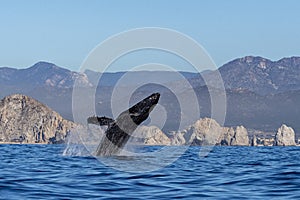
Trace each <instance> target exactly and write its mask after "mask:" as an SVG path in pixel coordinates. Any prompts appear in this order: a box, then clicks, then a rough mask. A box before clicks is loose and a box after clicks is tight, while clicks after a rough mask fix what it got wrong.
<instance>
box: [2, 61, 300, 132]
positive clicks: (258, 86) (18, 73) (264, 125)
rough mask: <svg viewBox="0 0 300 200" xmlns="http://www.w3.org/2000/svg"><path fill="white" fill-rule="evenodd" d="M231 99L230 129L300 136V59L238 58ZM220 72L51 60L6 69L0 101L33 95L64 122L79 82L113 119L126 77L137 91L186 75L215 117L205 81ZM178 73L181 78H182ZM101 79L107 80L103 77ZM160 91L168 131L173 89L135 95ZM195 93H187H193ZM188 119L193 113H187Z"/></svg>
mask: <svg viewBox="0 0 300 200" xmlns="http://www.w3.org/2000/svg"><path fill="white" fill-rule="evenodd" d="M218 72H219V73H220V74H221V76H222V78H223V81H224V86H225V88H226V96H227V115H226V121H225V125H226V126H238V125H244V126H245V127H246V128H250V129H260V130H264V131H274V130H275V129H276V128H278V127H279V126H280V125H281V124H283V123H285V124H288V125H289V126H292V127H293V128H294V129H295V131H296V133H297V132H298V133H299V132H300V123H299V120H298V119H300V108H299V102H300V57H290V58H283V59H280V60H278V61H271V60H268V59H266V58H262V57H254V56H246V57H243V58H238V59H235V60H232V61H230V62H228V63H226V64H224V65H223V66H221V67H220V68H219V69H218ZM215 73H216V71H205V72H202V73H200V74H199V73H191V72H179V73H178V72H166V71H135V72H116V73H103V74H101V73H99V72H94V71H85V72H84V73H79V72H74V71H70V70H68V69H65V68H62V67H58V66H56V65H55V64H52V63H48V62H38V63H36V64H35V65H33V66H31V67H29V68H27V69H16V68H8V67H2V68H0V87H1V90H0V98H3V97H5V96H7V95H10V94H14V93H21V94H25V95H29V96H31V97H33V98H35V99H37V100H39V101H40V102H43V103H45V104H46V105H48V106H49V107H50V108H52V109H54V110H55V111H57V112H58V113H59V114H61V115H62V116H63V117H64V118H66V119H69V120H72V118H73V115H72V91H73V86H74V82H75V80H77V81H78V82H79V83H80V86H82V87H83V88H97V90H96V91H97V92H96V94H95V98H96V105H95V107H96V110H97V114H99V115H107V116H110V115H111V109H110V98H111V95H112V92H113V89H114V87H116V85H117V86H120V85H118V81H119V80H121V78H122V77H123V76H124V75H125V74H126V75H130V76H132V77H135V78H134V79H129V81H128V80H127V82H126V81H125V82H122V85H121V87H124V88H126V87H134V86H136V85H138V84H139V82H140V81H141V80H143V77H146V76H153V77H160V79H161V80H165V84H166V85H173V86H175V87H176V86H177V85H180V83H181V82H182V79H183V77H184V78H185V79H186V80H187V81H188V82H189V83H190V84H191V85H192V88H193V92H195V93H196V95H197V98H198V100H199V105H200V107H201V116H200V117H210V114H211V113H210V103H211V102H210V95H209V93H208V90H207V87H206V85H205V82H204V81H203V78H202V77H205V79H206V80H207V79H208V80H211V81H213V80H214V76H215ZM178 74H179V75H180V76H178ZM100 75H101V80H100V81H99V82H98V78H99V76H100ZM153 90H158V91H159V92H161V93H162V98H161V99H162V102H161V104H162V105H163V106H165V107H166V108H167V110H173V111H172V112H171V115H170V116H171V118H170V120H169V121H170V123H169V125H166V127H165V130H164V131H171V130H172V126H175V125H176V120H175V119H176V118H178V115H179V113H178V112H176V111H175V110H176V108H177V107H178V102H177V103H176V101H174V99H175V98H176V97H174V94H172V92H171V91H169V90H168V88H166V87H163V86H159V85H155V84H154V85H151V84H150V85H145V86H143V87H139V88H138V90H137V91H136V92H135V94H136V97H134V98H133V101H134V99H138V98H140V97H142V96H146V95H148V94H149V93H152V92H153ZM189 92H191V91H189V89H188V88H187V90H186V91H183V92H182V94H183V95H189ZM185 115H188V113H185Z"/></svg>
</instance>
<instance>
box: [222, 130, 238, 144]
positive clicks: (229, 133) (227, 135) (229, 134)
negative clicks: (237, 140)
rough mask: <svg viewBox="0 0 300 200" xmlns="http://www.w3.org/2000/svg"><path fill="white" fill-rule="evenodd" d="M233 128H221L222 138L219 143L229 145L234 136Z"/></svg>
mask: <svg viewBox="0 0 300 200" xmlns="http://www.w3.org/2000/svg"><path fill="white" fill-rule="evenodd" d="M234 133H235V132H234V129H233V128H232V127H230V128H228V127H224V128H223V138H222V140H221V145H225V146H230V145H231V141H232V138H233V137H234Z"/></svg>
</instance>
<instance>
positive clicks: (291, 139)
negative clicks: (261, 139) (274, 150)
mask: <svg viewBox="0 0 300 200" xmlns="http://www.w3.org/2000/svg"><path fill="white" fill-rule="evenodd" d="M275 145H276V146H294V145H296V142H295V132H294V130H293V129H292V128H291V127H288V126H286V125H285V124H283V125H282V126H281V127H280V128H279V129H278V131H277V133H276V135H275Z"/></svg>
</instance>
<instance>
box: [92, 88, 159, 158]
mask: <svg viewBox="0 0 300 200" xmlns="http://www.w3.org/2000/svg"><path fill="white" fill-rule="evenodd" d="M159 97H160V94H159V93H153V94H152V95H150V96H148V97H147V98H145V99H143V100H142V101H140V102H138V103H137V104H135V105H134V106H132V107H131V108H129V109H128V110H125V111H124V112H122V113H121V114H120V115H119V116H118V117H117V119H116V120H113V119H110V118H107V117H98V116H92V117H89V118H88V119H87V123H88V124H95V125H99V126H107V129H106V131H105V136H104V137H103V139H102V141H101V142H100V144H99V146H98V148H97V150H96V152H95V156H110V155H117V154H118V153H120V151H121V150H122V148H123V147H124V146H125V144H126V143H127V141H128V140H129V138H130V137H131V135H132V133H133V132H134V130H135V129H136V128H137V127H138V125H140V124H141V123H142V122H143V121H145V120H146V119H147V118H148V116H149V114H150V112H151V111H152V109H153V108H154V107H155V105H156V104H157V103H158V100H159Z"/></svg>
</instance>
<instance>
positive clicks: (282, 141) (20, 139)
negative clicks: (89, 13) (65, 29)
mask: <svg viewBox="0 0 300 200" xmlns="http://www.w3.org/2000/svg"><path fill="white" fill-rule="evenodd" d="M79 126H81V125H78V124H75V123H73V122H71V121H68V120H65V119H63V118H62V117H61V116H60V115H59V114H58V113H56V112H54V111H53V110H51V109H50V108H48V107H47V106H45V105H43V104H42V103H40V102H38V101H36V100H34V99H32V98H30V97H28V96H25V95H21V94H14V95H10V96H7V97H5V98H4V99H2V100H1V101H0V144H57V143H64V142H66V139H67V137H68V135H69V134H70V133H71V131H72V129H74V128H77V127H79ZM249 132H250V131H248V130H247V129H246V128H245V127H244V126H237V127H222V126H220V125H219V124H218V123H217V122H216V121H215V120H214V119H210V118H203V119H199V120H197V121H196V122H195V123H194V124H192V125H191V126H189V127H187V128H186V129H184V130H181V131H173V132H170V133H163V131H162V130H160V129H159V128H158V127H155V126H150V127H148V126H139V127H138V128H137V130H136V131H135V132H134V136H135V137H133V138H132V139H131V140H130V141H129V142H131V143H132V144H139V145H222V146H298V145H299V140H297V142H296V138H295V132H294V130H293V129H292V128H291V127H288V126H286V125H284V124H283V125H282V126H281V127H280V128H279V129H278V131H277V132H276V133H273V134H271V135H270V134H268V135H267V136H263V135H264V134H262V133H263V132H259V131H252V130H251V134H249Z"/></svg>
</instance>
